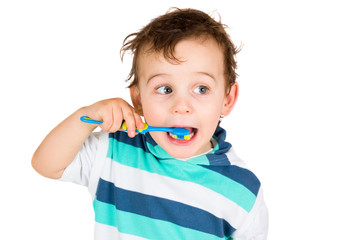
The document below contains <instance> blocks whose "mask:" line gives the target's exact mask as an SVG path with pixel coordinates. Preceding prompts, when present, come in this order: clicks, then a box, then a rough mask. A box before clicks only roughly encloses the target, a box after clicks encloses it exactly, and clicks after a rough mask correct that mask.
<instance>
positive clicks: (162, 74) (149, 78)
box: [147, 73, 169, 84]
mask: <svg viewBox="0 0 355 240" xmlns="http://www.w3.org/2000/svg"><path fill="white" fill-rule="evenodd" d="M168 75H169V74H166V73H157V74H154V75H152V76H150V77H148V80H147V84H148V83H149V81H150V80H152V79H153V78H155V77H159V76H168Z"/></svg>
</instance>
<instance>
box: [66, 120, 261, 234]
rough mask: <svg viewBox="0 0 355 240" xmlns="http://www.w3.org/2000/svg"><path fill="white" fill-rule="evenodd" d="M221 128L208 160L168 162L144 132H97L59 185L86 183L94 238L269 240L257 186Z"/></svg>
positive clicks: (204, 157) (207, 156)
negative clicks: (129, 133)
mask: <svg viewBox="0 0 355 240" xmlns="http://www.w3.org/2000/svg"><path fill="white" fill-rule="evenodd" d="M225 137H226V132H225V131H224V130H223V129H222V128H220V127H218V128H217V130H216V132H215V135H214V136H213V138H214V139H215V142H216V144H215V146H214V149H213V151H211V152H210V153H208V154H205V155H201V156H197V157H193V158H190V159H188V160H186V161H182V160H177V159H174V158H172V157H171V156H170V155H169V154H168V153H167V152H166V151H165V150H164V149H162V148H161V147H160V146H159V145H157V144H156V143H155V142H154V140H153V138H152V137H151V136H150V135H149V133H147V134H138V135H137V136H136V137H134V138H130V137H128V136H127V133H125V132H116V133H111V134H107V133H104V132H101V133H94V134H92V136H90V137H89V139H88V140H87V141H86V142H85V143H84V145H83V147H82V149H81V151H80V152H79V154H78V155H77V157H76V158H75V160H74V161H73V162H72V163H71V164H70V165H69V166H68V167H67V169H66V170H65V172H64V174H63V176H62V180H65V181H73V182H76V183H78V184H81V185H86V186H88V188H89V191H90V193H91V195H92V198H93V206H94V210H95V221H96V225H95V239H96V240H111V239H112V240H113V239H127V240H131V239H137V240H139V239H157V240H165V239H183V240H185V239H186V240H189V239H194V240H195V239H201V240H217V239H255V240H256V239H257V240H259V239H260V240H263V239H266V234H267V221H268V216H267V210H266V207H265V203H264V201H263V197H262V190H261V188H260V182H259V180H258V179H257V177H256V176H255V175H254V174H253V173H252V172H251V171H249V170H248V169H246V168H245V166H244V165H243V162H242V161H241V160H240V159H239V158H237V156H236V155H235V154H234V151H233V150H232V147H231V144H229V143H228V142H226V141H225Z"/></svg>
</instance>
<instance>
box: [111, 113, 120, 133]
mask: <svg viewBox="0 0 355 240" xmlns="http://www.w3.org/2000/svg"><path fill="white" fill-rule="evenodd" d="M112 115H113V122H112V126H111V128H110V131H111V132H117V131H118V130H120V128H121V125H122V121H123V113H122V109H121V108H119V107H113V109H112Z"/></svg>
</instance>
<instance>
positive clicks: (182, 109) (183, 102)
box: [171, 97, 193, 114]
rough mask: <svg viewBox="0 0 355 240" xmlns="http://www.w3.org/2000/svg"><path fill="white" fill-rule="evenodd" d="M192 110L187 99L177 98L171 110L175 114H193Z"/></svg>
mask: <svg viewBox="0 0 355 240" xmlns="http://www.w3.org/2000/svg"><path fill="white" fill-rule="evenodd" d="M192 110H193V108H192V106H191V104H190V102H189V101H188V99H186V98H185V97H176V99H175V100H174V103H173V106H172V108H171V111H172V113H174V114H191V113H192Z"/></svg>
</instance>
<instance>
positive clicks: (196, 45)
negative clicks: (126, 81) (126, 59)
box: [137, 38, 224, 79]
mask: <svg viewBox="0 0 355 240" xmlns="http://www.w3.org/2000/svg"><path fill="white" fill-rule="evenodd" d="M152 49H153V47H152V46H151V45H146V46H144V47H143V48H142V50H141V51H140V53H139V55H138V57H137V70H138V71H137V73H138V76H139V79H146V78H147V76H148V75H151V74H154V73H169V74H174V73H176V74H184V73H186V74H187V73H189V72H208V73H211V74H212V75H214V76H216V77H222V78H223V75H224V74H223V73H224V54H223V51H222V48H221V47H220V46H219V45H218V44H217V42H216V41H215V40H212V39H209V38H205V39H195V38H194V39H186V40H182V41H180V42H178V43H177V44H176V46H175V49H173V52H172V54H173V56H169V55H168V56H166V54H165V55H164V51H163V50H161V51H158V52H157V51H154V50H152Z"/></svg>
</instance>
